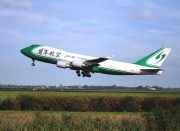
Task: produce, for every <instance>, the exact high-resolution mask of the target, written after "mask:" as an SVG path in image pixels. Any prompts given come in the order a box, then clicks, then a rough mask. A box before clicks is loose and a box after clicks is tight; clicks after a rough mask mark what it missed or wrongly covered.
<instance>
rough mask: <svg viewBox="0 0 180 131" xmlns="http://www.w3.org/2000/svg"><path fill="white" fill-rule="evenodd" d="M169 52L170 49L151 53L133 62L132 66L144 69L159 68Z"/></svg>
mask: <svg viewBox="0 0 180 131" xmlns="http://www.w3.org/2000/svg"><path fill="white" fill-rule="evenodd" d="M170 51H171V49H170V48H161V49H159V50H157V51H155V52H153V53H152V54H150V55H148V56H146V57H144V58H142V59H141V60H139V61H137V62H135V63H134V64H137V65H141V66H146V67H153V68H159V67H161V65H162V63H163V62H164V60H165V59H166V58H167V56H168V54H169V53H170Z"/></svg>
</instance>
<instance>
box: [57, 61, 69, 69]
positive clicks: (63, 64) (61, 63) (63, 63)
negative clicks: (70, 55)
mask: <svg viewBox="0 0 180 131" xmlns="http://www.w3.org/2000/svg"><path fill="white" fill-rule="evenodd" d="M57 67H59V68H69V67H70V65H69V63H68V62H67V61H58V62H57Z"/></svg>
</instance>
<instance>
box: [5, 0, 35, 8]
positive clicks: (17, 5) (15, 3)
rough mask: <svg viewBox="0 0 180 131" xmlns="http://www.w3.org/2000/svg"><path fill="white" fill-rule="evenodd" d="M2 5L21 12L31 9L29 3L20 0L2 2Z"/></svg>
mask: <svg viewBox="0 0 180 131" xmlns="http://www.w3.org/2000/svg"><path fill="white" fill-rule="evenodd" d="M2 3H3V4H4V5H5V6H8V7H12V8H19V9H23V10H27V9H29V8H31V7H32V3H31V2H29V1H22V0H2Z"/></svg>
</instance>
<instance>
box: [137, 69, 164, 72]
mask: <svg viewBox="0 0 180 131" xmlns="http://www.w3.org/2000/svg"><path fill="white" fill-rule="evenodd" d="M140 70H141V71H147V72H157V71H164V70H163V69H140Z"/></svg>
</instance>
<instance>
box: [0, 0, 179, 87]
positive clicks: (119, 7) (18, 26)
mask: <svg viewBox="0 0 180 131" xmlns="http://www.w3.org/2000/svg"><path fill="white" fill-rule="evenodd" d="M32 44H40V45H46V46H50V47H54V48H58V49H61V50H65V51H68V52H73V53H78V54H84V55H89V56H94V57H102V56H107V55H110V54H113V55H114V57H113V58H112V60H117V61H122V62H129V63H133V62H136V61H138V60H139V59H141V58H143V57H144V56H146V55H148V54H150V53H152V52H154V51H156V50H157V49H159V48H161V47H169V48H172V51H171V53H170V54H169V56H168V57H167V59H166V60H165V62H164V63H163V65H162V68H163V69H164V70H165V72H164V73H163V74H162V75H153V76H145V75H143V76H113V75H105V74H99V73H97V74H92V77H91V78H87V77H86V78H84V77H77V75H76V73H75V71H72V70H70V69H61V68H57V67H56V65H53V64H47V63H42V62H38V61H36V62H35V63H36V66H35V67H32V66H31V63H32V60H31V59H29V58H27V57H25V56H24V55H22V54H21V53H20V50H21V49H22V48H24V47H27V46H30V45H32ZM179 56H180V1H179V0H173V2H172V1H171V0H158V1H157V0H138V1H134V0H81V1H79V0H69V1H67V0H66V1H64V0H51V1H44V0H38V1H37V0H0V84H16V85H60V84H62V85H102V86H106V85H107V86H109V85H117V86H130V87H132V86H161V87H165V88H167V87H171V88H177V87H178V88H179V87H180V80H179V78H180V68H179V67H180V57H179Z"/></svg>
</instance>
